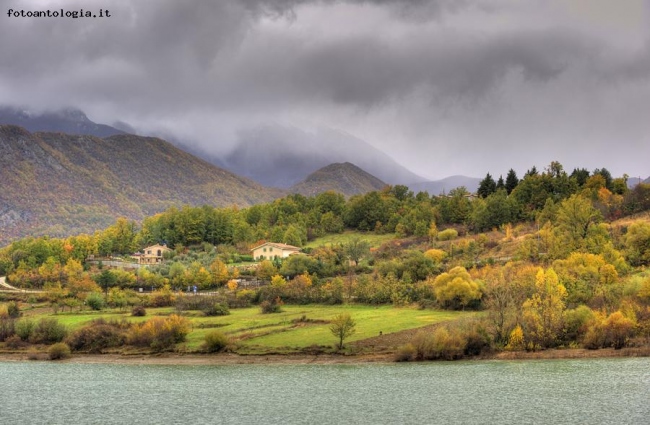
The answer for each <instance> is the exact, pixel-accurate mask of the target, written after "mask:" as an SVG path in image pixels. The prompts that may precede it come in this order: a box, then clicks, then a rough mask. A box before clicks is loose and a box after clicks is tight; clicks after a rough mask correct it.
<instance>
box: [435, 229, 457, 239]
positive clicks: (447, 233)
mask: <svg viewBox="0 0 650 425" xmlns="http://www.w3.org/2000/svg"><path fill="white" fill-rule="evenodd" d="M457 237H458V231H457V230H456V229H445V230H443V231H442V232H438V240H439V241H451V240H454V239H456V238H457Z"/></svg>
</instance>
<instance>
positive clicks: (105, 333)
mask: <svg viewBox="0 0 650 425" xmlns="http://www.w3.org/2000/svg"><path fill="white" fill-rule="evenodd" d="M130 326H131V325H130V324H129V323H128V322H107V321H105V320H103V319H98V320H94V321H92V322H91V323H90V325H88V326H84V327H83V328H81V329H77V330H76V331H75V332H74V333H73V334H72V335H70V336H69V337H68V338H67V339H66V342H67V344H68V345H69V346H70V348H71V349H72V350H74V351H88V352H90V353H101V352H102V350H104V349H106V348H112V347H119V346H121V345H123V344H124V342H125V341H126V330H127V329H128V328H129V327H130Z"/></svg>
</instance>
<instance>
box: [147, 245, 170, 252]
mask: <svg viewBox="0 0 650 425" xmlns="http://www.w3.org/2000/svg"><path fill="white" fill-rule="evenodd" d="M159 248H162V249H166V250H169V251H171V248H168V247H167V245H160V244H156V245H151V246H148V247H146V248H144V249H159Z"/></svg>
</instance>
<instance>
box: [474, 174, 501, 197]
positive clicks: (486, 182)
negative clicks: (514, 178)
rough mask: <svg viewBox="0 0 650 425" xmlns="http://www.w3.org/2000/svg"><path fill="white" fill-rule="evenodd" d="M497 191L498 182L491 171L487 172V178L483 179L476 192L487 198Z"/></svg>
mask: <svg viewBox="0 0 650 425" xmlns="http://www.w3.org/2000/svg"><path fill="white" fill-rule="evenodd" d="M496 191H497V184H496V182H495V181H494V179H493V178H492V176H491V175H490V173H487V175H486V176H485V178H484V179H483V180H481V183H480V184H479V186H478V190H477V191H476V193H478V196H480V197H481V198H487V197H488V196H490V194H492V193H494V192H496Z"/></svg>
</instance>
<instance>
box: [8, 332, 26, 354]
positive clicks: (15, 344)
mask: <svg viewBox="0 0 650 425" xmlns="http://www.w3.org/2000/svg"><path fill="white" fill-rule="evenodd" d="M24 344H25V343H24V342H23V340H22V339H20V337H19V336H18V335H12V336H10V337H9V338H7V339H5V345H6V346H7V348H9V349H11V350H17V349H19V348H21V347H22V346H23V345H24Z"/></svg>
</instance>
